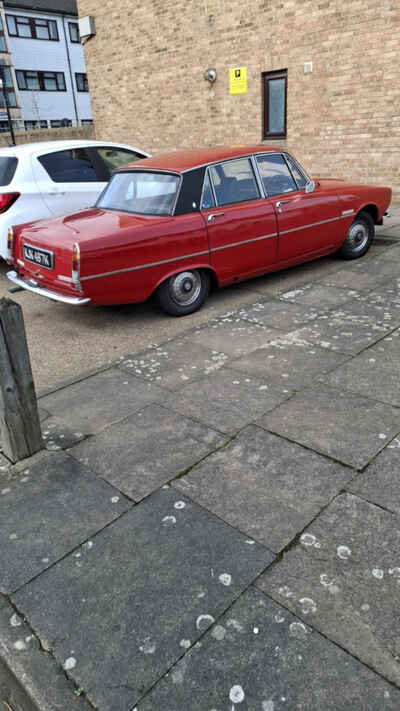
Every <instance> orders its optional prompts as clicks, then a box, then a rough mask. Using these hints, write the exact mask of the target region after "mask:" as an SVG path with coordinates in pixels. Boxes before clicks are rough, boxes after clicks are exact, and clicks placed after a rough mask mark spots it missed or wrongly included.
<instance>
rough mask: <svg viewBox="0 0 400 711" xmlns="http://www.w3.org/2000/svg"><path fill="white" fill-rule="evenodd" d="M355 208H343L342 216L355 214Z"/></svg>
mask: <svg viewBox="0 0 400 711" xmlns="http://www.w3.org/2000/svg"><path fill="white" fill-rule="evenodd" d="M354 212H355V210H342V217H347V216H348V215H354Z"/></svg>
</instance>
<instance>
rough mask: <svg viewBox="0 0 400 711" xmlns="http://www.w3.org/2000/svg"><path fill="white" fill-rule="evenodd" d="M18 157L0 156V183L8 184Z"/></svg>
mask: <svg viewBox="0 0 400 711" xmlns="http://www.w3.org/2000/svg"><path fill="white" fill-rule="evenodd" d="M17 165H18V159H17V158H13V157H12V156H3V157H1V158H0V185H9V184H10V183H11V181H12V179H13V177H14V174H15V171H16V170H17Z"/></svg>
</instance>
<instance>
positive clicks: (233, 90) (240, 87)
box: [229, 67, 247, 94]
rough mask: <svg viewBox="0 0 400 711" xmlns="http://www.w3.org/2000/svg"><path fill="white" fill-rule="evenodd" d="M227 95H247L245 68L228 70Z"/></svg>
mask: <svg viewBox="0 0 400 711" xmlns="http://www.w3.org/2000/svg"><path fill="white" fill-rule="evenodd" d="M229 93H230V94H247V67H235V68H234V69H230V70H229Z"/></svg>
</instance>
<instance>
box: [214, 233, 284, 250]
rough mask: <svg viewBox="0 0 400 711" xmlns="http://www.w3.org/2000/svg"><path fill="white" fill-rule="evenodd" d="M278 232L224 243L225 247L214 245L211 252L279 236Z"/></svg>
mask: <svg viewBox="0 0 400 711" xmlns="http://www.w3.org/2000/svg"><path fill="white" fill-rule="evenodd" d="M277 236H278V233H277V232H273V233H272V234H270V235H263V236H262V237H253V238H252V239H245V240H243V241H242V242H232V243H231V244H224V245H223V247H214V249H211V250H210V251H211V252H220V251H221V249H231V248H232V247H240V246H241V245H242V244H249V243H250V242H261V241H262V240H265V239H272V237H277Z"/></svg>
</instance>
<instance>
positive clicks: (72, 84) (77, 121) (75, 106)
mask: <svg viewBox="0 0 400 711" xmlns="http://www.w3.org/2000/svg"><path fill="white" fill-rule="evenodd" d="M62 25H63V30H64V39H65V47H66V49H67V59H68V68H69V77H70V80H71V89H72V98H73V100H74V110H75V120H76V125H77V126H78V125H79V118H78V108H77V105H76V97H75V87H74V80H73V76H72V69H71V57H70V56H69V45H68V41H67V32H66V30H65V17H63V18H62Z"/></svg>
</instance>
